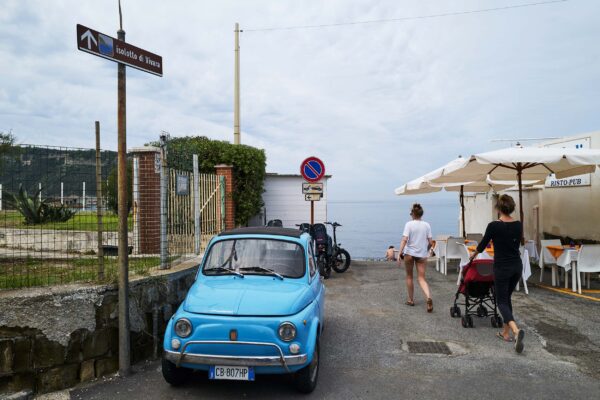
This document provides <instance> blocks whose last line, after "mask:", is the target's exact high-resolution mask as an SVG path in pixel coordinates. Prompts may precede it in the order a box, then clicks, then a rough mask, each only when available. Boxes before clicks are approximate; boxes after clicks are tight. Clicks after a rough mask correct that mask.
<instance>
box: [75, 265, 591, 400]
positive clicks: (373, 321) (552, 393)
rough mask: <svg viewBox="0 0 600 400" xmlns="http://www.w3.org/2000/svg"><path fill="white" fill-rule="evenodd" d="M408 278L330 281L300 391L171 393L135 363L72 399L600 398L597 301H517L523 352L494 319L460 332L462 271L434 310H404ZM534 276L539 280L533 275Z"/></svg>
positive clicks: (370, 274)
mask: <svg viewBox="0 0 600 400" xmlns="http://www.w3.org/2000/svg"><path fill="white" fill-rule="evenodd" d="M403 278H404V272H403V271H402V270H401V269H399V268H397V267H395V264H392V263H374V262H354V263H353V264H352V266H351V267H350V269H349V270H348V271H347V272H346V273H344V274H335V273H334V275H333V276H332V279H330V280H328V281H327V289H328V293H327V304H326V309H327V314H326V328H325V332H324V333H323V337H322V339H321V351H322V354H321V357H322V359H321V369H320V373H319V384H318V387H317V389H316V390H315V392H314V393H312V394H311V395H308V396H306V395H300V394H298V393H296V392H295V391H294V389H293V388H292V387H291V385H290V382H289V380H288V379H287V378H286V377H282V376H269V377H262V376H259V377H258V378H257V380H256V381H255V382H226V381H218V382H215V381H208V380H207V379H206V378H203V377H200V376H198V377H197V379H196V380H195V381H193V382H190V383H189V384H187V385H186V386H183V387H179V388H172V387H170V386H169V385H168V384H167V383H165V382H164V380H163V379H162V376H161V373H160V365H159V363H158V362H149V363H146V364H142V365H138V366H136V368H135V370H136V372H135V373H134V374H133V375H132V376H129V377H127V378H119V377H111V378H108V379H105V380H104V381H102V382H97V383H94V384H91V385H87V386H85V387H81V388H78V389H75V390H73V391H71V398H72V399H111V400H117V399H144V400H150V399H186V398H190V399H191V398H198V399H201V398H207V399H208V398H210V399H239V398H243V399H281V398H312V399H397V398H402V399H413V398H414V399H424V398H429V399H447V398H475V397H476V398H500V397H509V398H512V399H561V400H562V399H565V398H569V399H571V398H580V399H592V398H597V396H598V393H600V303H599V302H594V301H590V300H585V299H580V298H576V297H571V296H567V295H564V294H560V293H555V292H551V291H547V290H544V289H540V288H530V294H529V295H528V296H527V295H525V294H524V293H522V292H519V293H516V294H515V296H514V308H515V315H516V318H517V322H518V323H520V324H521V325H522V327H523V328H524V329H526V332H527V333H526V342H525V351H524V352H523V354H520V355H519V354H516V353H515V352H514V350H513V347H512V345H511V344H508V343H504V342H502V341H501V340H499V339H498V338H496V337H495V336H494V333H495V331H496V329H494V328H492V327H491V325H490V322H489V318H485V319H476V320H475V328H474V329H464V328H462V326H461V324H460V320H458V319H452V318H450V316H449V312H448V310H449V306H450V304H451V303H452V300H453V298H454V293H455V291H456V274H452V275H449V276H448V277H445V276H442V275H440V274H439V273H437V272H435V270H433V269H432V268H431V269H430V271H429V276H428V278H429V282H430V285H431V287H432V291H433V300H434V307H435V310H434V313H432V314H427V313H426V312H425V304H424V300H423V297H422V295H421V293H420V292H419V291H418V289H417V296H416V302H417V304H416V306H415V307H408V306H405V305H404V300H405V289H404V281H403ZM531 280H535V279H534V278H532V279H531ZM409 341H442V342H445V343H447V344H448V346H449V348H450V349H451V351H452V354H451V355H437V354H436V355H425V354H413V353H410V352H409V351H408V346H407V342H409Z"/></svg>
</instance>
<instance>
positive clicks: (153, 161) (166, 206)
mask: <svg viewBox="0 0 600 400" xmlns="http://www.w3.org/2000/svg"><path fill="white" fill-rule="evenodd" d="M164 150H166V147H165V146H163V147H162V149H161V148H156V147H144V148H140V149H133V151H132V152H131V153H130V154H129V155H128V179H129V181H128V182H127V185H128V187H129V193H130V198H129V199H128V208H129V215H128V243H129V249H128V250H129V254H130V255H129V272H130V275H147V274H150V273H151V272H152V270H154V269H159V268H160V269H165V268H170V267H172V266H174V265H177V264H179V263H181V262H182V261H185V260H189V259H194V258H197V257H199V256H200V255H201V254H202V252H203V250H204V249H205V248H206V246H207V244H208V242H209V240H210V239H211V238H212V236H214V235H216V234H218V233H219V232H221V231H222V230H223V226H224V219H225V207H224V199H225V182H224V177H222V176H217V175H216V174H200V173H199V170H198V167H197V165H198V163H197V157H196V156H194V159H195V160H196V161H195V162H194V163H193V168H192V169H191V170H189V171H185V170H181V169H176V168H173V167H170V166H169V162H168V161H167V158H166V151H164ZM97 166H98V168H97ZM117 209H118V202H117V154H116V152H114V151H96V150H94V149H81V148H69V147H50V146H30V145H21V146H13V147H12V148H11V149H10V151H9V152H8V153H5V154H2V155H0V289H15V288H21V287H31V286H47V285H55V284H65V283H75V282H116V280H117V274H118V257H117V252H118V215H117Z"/></svg>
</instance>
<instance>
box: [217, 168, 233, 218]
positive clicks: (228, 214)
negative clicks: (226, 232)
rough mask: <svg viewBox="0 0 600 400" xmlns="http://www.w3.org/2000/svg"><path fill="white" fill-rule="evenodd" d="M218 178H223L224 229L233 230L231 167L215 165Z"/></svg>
mask: <svg viewBox="0 0 600 400" xmlns="http://www.w3.org/2000/svg"><path fill="white" fill-rule="evenodd" d="M215 170H216V171H217V175H218V176H224V177H225V229H233V228H235V204H234V202H233V165H226V164H219V165H215Z"/></svg>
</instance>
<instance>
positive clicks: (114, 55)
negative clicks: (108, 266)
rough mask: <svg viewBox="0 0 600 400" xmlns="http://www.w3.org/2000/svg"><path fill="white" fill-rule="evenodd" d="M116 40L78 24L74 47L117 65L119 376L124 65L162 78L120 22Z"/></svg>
mask: <svg viewBox="0 0 600 400" xmlns="http://www.w3.org/2000/svg"><path fill="white" fill-rule="evenodd" d="M119 20H120V22H121V23H120V29H119V30H118V31H117V37H118V39H115V38H113V37H111V36H108V35H105V34H103V33H100V32H98V31H96V30H94V29H90V28H88V27H85V26H83V25H79V24H77V48H78V49H79V50H81V51H84V52H86V53H89V54H93V55H95V56H98V57H103V58H106V59H107V60H111V61H114V62H117V63H118V68H117V92H118V94H117V98H118V99H117V130H118V177H119V178H118V196H117V200H118V204H119V210H118V211H119V373H120V374H121V375H128V374H129V371H130V365H131V362H130V350H129V292H128V290H129V254H128V243H127V214H128V210H127V190H128V188H127V130H126V127H127V126H126V112H125V108H126V86H125V66H126V65H129V66H130V67H133V68H137V69H139V70H142V71H145V72H148V73H150V74H153V75H158V76H162V73H163V62H162V57H161V56H159V55H156V54H154V53H151V52H149V51H146V50H143V49H140V48H139V47H135V46H132V45H130V44H129V43H126V42H125V31H124V30H123V24H122V19H121V5H120V3H119Z"/></svg>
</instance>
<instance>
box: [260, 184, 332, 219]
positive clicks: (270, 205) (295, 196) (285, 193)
mask: <svg viewBox="0 0 600 400" xmlns="http://www.w3.org/2000/svg"><path fill="white" fill-rule="evenodd" d="M329 178H331V175H326V176H325V177H324V178H323V180H322V181H321V182H322V183H323V197H322V198H321V200H320V201H315V202H314V206H315V210H314V212H315V223H317V222H325V221H327V181H328V180H329ZM303 182H305V181H304V179H303V178H302V176H301V175H294V174H275V173H267V174H266V177H265V192H264V193H263V202H264V203H265V205H264V207H263V210H262V212H261V213H260V214H259V215H257V216H255V217H254V218H252V219H251V220H250V223H249V225H250V226H257V225H265V224H266V223H267V221H269V220H272V219H280V220H281V221H282V222H283V226H284V227H289V228H295V227H296V224H301V223H303V222H310V201H306V200H305V199H304V194H303V193H302V183H303Z"/></svg>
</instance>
